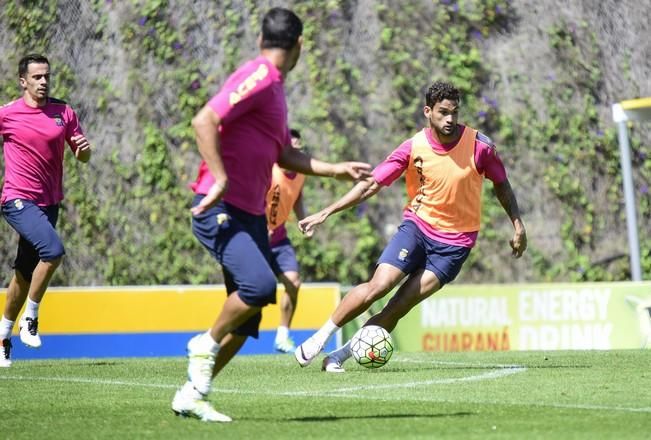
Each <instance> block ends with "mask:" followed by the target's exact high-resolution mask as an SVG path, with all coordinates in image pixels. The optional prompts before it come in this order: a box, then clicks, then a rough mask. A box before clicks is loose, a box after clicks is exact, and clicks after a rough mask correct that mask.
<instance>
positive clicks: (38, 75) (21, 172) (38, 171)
mask: <svg viewBox="0 0 651 440" xmlns="http://www.w3.org/2000/svg"><path fill="white" fill-rule="evenodd" d="M18 76H19V81H20V86H21V87H22V89H23V96H22V98H20V99H17V100H15V101H13V102H10V103H8V104H6V105H4V106H2V107H0V134H1V135H2V138H3V141H4V143H3V151H4V160H5V173H4V185H3V187H2V199H1V203H2V214H3V216H4V217H5V220H7V222H8V223H9V224H10V225H11V227H12V228H14V229H15V230H16V232H18V234H19V236H20V239H19V242H18V253H17V256H16V260H15V263H14V276H13V278H12V279H11V282H10V283H9V287H8V288H7V302H6V304H5V309H4V314H3V316H2V320H1V321H0V341H2V346H1V347H0V367H9V366H11V332H12V329H13V326H14V323H15V321H16V318H17V317H18V313H19V312H20V309H21V308H22V306H23V304H25V301H27V305H26V307H25V312H24V313H23V315H22V317H21V318H20V322H19V327H20V340H21V341H22V342H23V343H24V344H25V345H27V346H29V347H33V348H38V347H40V346H41V338H40V337H39V334H38V308H39V304H40V302H41V300H42V299H43V295H44V294H45V290H46V289H47V286H48V283H49V282H50V278H51V277H52V274H53V273H54V271H55V270H56V268H57V267H58V266H59V264H60V263H61V259H62V258H63V254H64V253H65V251H64V248H63V243H61V239H60V238H59V235H58V234H57V232H56V230H55V227H56V223H57V218H58V214H59V203H60V202H61V200H63V154H64V151H65V144H66V143H68V145H69V146H70V149H71V150H72V152H73V154H74V155H75V157H76V158H77V160H79V161H80V162H88V160H89V159H90V154H91V147H90V144H89V143H88V140H86V137H85V136H84V133H83V132H82V129H81V126H80V125H79V121H78V120H77V115H76V114H75V112H74V111H73V110H72V109H71V108H70V106H69V105H68V104H66V103H65V102H64V101H61V100H59V99H55V98H50V97H49V96H48V95H49V91H50V90H49V88H50V63H49V62H48V60H47V58H45V57H44V56H42V55H36V54H32V55H27V56H25V57H24V58H22V59H21V60H20V62H19V63H18Z"/></svg>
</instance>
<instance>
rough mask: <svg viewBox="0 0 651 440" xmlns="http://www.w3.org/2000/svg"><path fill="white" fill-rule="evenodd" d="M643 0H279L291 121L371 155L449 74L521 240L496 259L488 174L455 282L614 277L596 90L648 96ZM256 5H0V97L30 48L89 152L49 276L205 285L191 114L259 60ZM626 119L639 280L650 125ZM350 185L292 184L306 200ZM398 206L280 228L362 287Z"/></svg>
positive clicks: (347, 151) (164, 1) (9, 245)
mask: <svg viewBox="0 0 651 440" xmlns="http://www.w3.org/2000/svg"><path fill="white" fill-rule="evenodd" d="M649 3H650V2H649V1H644V2H629V1H623V2H615V1H614V0H607V1H603V2H599V6H598V7H594V5H592V2H574V3H572V4H571V5H566V4H565V2H561V1H559V0H545V1H542V2H534V1H526V0H516V1H508V0H484V1H480V0H462V1H453V0H439V1H425V0H403V1H401V2H376V1H372V0H358V1H335V0H329V1H295V2H286V4H285V5H286V6H288V7H291V8H293V9H294V10H295V11H296V12H297V13H298V15H299V16H300V17H302V18H303V20H304V23H305V32H304V38H305V45H304V50H303V55H302V57H301V60H300V61H299V64H298V66H297V67H296V69H295V70H294V71H293V72H292V73H291V74H290V75H289V77H288V78H287V81H286V83H285V84H286V88H287V92H288V100H289V107H290V121H291V125H292V126H294V127H296V128H299V129H300V130H301V131H302V133H303V136H304V140H305V144H307V147H308V150H309V151H310V152H311V153H313V154H314V155H315V156H317V157H320V158H324V159H328V160H333V161H335V160H365V161H369V162H371V163H373V164H377V163H378V162H379V161H381V160H382V159H383V158H384V157H386V155H387V154H388V153H389V152H390V151H391V150H392V149H393V148H395V147H396V146H398V145H399V144H400V142H402V141H403V140H404V139H406V138H408V137H410V136H411V135H412V134H413V133H414V132H415V131H416V130H417V129H419V128H420V127H421V126H422V124H423V117H422V106H423V95H424V92H425V90H426V89H427V86H428V85H429V84H430V83H431V82H433V81H434V80H435V79H438V78H444V79H447V80H450V81H452V82H453V83H455V84H456V85H457V86H458V87H459V88H460V89H461V91H462V92H463V94H464V98H463V103H462V112H461V120H462V122H466V123H468V124H469V125H471V126H474V127H476V128H478V129H480V130H482V131H484V132H485V133H486V134H487V135H489V136H490V137H491V138H492V139H493V140H494V141H495V142H496V144H497V148H498V152H499V154H500V156H501V157H502V159H503V160H504V162H505V164H506V165H507V170H508V172H509V178H510V180H511V183H512V186H513V187H514V190H515V191H516V194H517V196H518V199H519V201H520V204H521V208H522V211H523V214H524V219H525V222H526V224H527V226H528V231H529V239H530V248H529V251H528V253H527V255H526V256H525V257H524V258H523V259H522V260H520V261H517V262H516V261H514V260H512V259H511V258H510V249H509V247H508V240H509V238H510V237H511V231H512V229H511V226H510V223H509V221H508V219H507V218H506V216H505V214H504V212H503V211H502V209H501V207H499V205H498V203H497V202H496V200H495V198H494V196H493V195H492V191H491V185H490V183H488V184H487V185H486V191H485V196H484V201H485V202H484V213H483V229H482V232H481V234H480V240H479V244H478V246H477V248H476V249H475V250H474V251H473V253H472V254H471V258H470V260H469V261H468V263H467V264H466V267H465V268H464V270H463V271H462V274H461V276H460V277H459V282H510V281H560V280H564V281H565V280H623V279H627V278H628V277H629V273H628V255H627V253H628V245H627V242H626V229H625V219H624V217H623V215H624V210H623V197H622V190H621V186H622V185H621V177H620V175H619V156H618V150H617V142H616V132H615V129H614V125H613V123H612V122H611V119H610V114H609V111H610V104H611V103H613V102H616V101H619V100H622V99H629V98H634V97H638V96H649V95H651V85H650V80H649V78H651V72H650V70H651V61H649V60H650V59H651V57H649V54H650V53H651V49H650V47H651V43H649V41H646V40H644V39H642V40H643V41H642V40H641V39H639V38H635V35H640V34H643V33H644V30H645V29H646V30H647V31H648V26H649V25H648V23H647V20H645V19H644V16H645V15H644V13H645V11H647V10H648V8H649V6H650V4H649ZM273 5H276V3H275V2H274V3H273ZM398 5H399V6H398ZM270 6H272V2H269V1H251V0H223V1H209V0H200V1H187V0H185V1H181V0H125V1H110V0H93V1H80V0H70V1H62V0H60V1H57V0H32V1H28V2H7V3H6V5H5V6H4V7H3V8H2V11H0V50H1V51H2V54H3V57H2V58H0V102H3V103H4V102H8V101H10V100H13V99H15V98H16V97H18V96H19V93H20V91H19V89H18V86H17V78H16V76H17V73H16V70H17V62H18V60H19V59H20V57H21V56H22V55H24V54H25V53H27V52H43V53H44V54H46V55H47V56H48V57H49V58H50V61H51V63H52V70H53V76H54V90H53V92H52V95H53V96H56V97H59V98H62V99H65V100H67V101H68V102H69V103H70V104H71V105H72V106H73V108H74V109H75V110H76V111H77V112H78V114H79V116H80V118H81V121H82V124H83V126H84V128H85V131H86V133H87V135H88V137H89V139H90V140H91V141H92V143H93V145H94V147H95V152H94V157H93V159H92V162H91V163H90V164H89V165H88V166H84V165H82V164H77V163H76V162H75V161H74V159H72V156H71V155H68V156H67V158H66V175H65V188H66V199H65V201H64V204H63V210H62V212H61V215H60V224H59V229H60V231H61V234H62V236H63V239H64V243H65V245H66V249H67V257H66V258H65V260H64V264H63V266H62V268H61V269H60V270H59V271H58V272H57V274H56V275H55V279H54V281H53V284H58V285H126V284H184V283H214V282H220V281H221V274H220V271H219V270H218V268H217V266H216V264H215V263H214V262H213V261H212V260H211V259H210V258H209V256H208V254H207V252H205V250H203V249H202V248H201V247H200V246H199V245H198V243H197V241H196V240H195V239H194V237H193V236H192V234H191V231H190V214H189V205H190V201H191V198H192V194H191V192H190V191H189V189H188V188H187V185H188V183H189V182H191V181H192V180H193V179H194V177H195V173H196V169H197V166H198V163H199V160H200V159H199V155H198V153H197V151H196V144H195V142H194V139H193V133H192V129H191V126H190V120H191V118H192V116H193V115H194V114H195V112H196V111H197V110H198V109H199V108H200V107H201V106H202V105H203V104H204V103H205V102H206V101H207V100H208V98H209V97H210V96H211V95H212V94H214V93H215V92H216V91H217V89H218V88H219V86H220V85H221V84H222V82H223V81H224V80H225V79H226V77H227V76H228V74H229V73H230V72H231V71H232V70H233V69H235V68H236V67H237V66H238V65H239V64H240V63H241V62H243V61H244V60H246V59H247V58H249V57H251V56H254V55H255V54H256V53H257V48H256V43H255V39H256V36H257V33H258V30H259V27H260V19H261V17H262V15H263V14H264V12H265V11H266V10H267V9H268V8H269V7H270ZM609 6H610V7H612V8H611V9H608V8H609ZM602 8H603V9H602ZM606 11H610V12H609V13H608V14H606V13H605V12H606ZM613 11H614V12H613ZM647 40H648V39H647ZM631 130H632V147H633V157H634V168H635V186H636V189H637V197H638V207H639V217H640V218H639V224H640V229H641V233H640V237H641V240H642V242H641V250H642V256H643V273H645V274H647V276H646V278H649V275H648V274H650V273H651V255H650V252H649V251H650V249H651V242H650V241H649V239H648V238H647V237H648V236H649V234H648V232H649V221H648V220H649V216H650V213H651V207H650V206H649V198H648V185H649V181H650V180H651V157H649V150H650V148H651V145H650V142H649V133H650V131H649V127H645V126H633V127H631ZM349 188H350V184H348V183H345V182H340V181H333V180H328V179H319V178H308V180H307V184H306V189H305V200H306V203H307V208H308V211H310V212H311V211H315V210H317V209H319V208H321V207H323V206H324V205H325V204H326V203H329V202H330V201H332V200H334V199H335V198H336V197H339V196H341V195H342V194H343V193H345V192H346V191H347V190H348V189H349ZM403 205H404V188H403V186H402V183H400V184H396V185H394V187H392V188H388V189H385V190H383V192H381V193H380V194H379V195H378V196H376V197H375V198H373V199H371V200H369V201H368V202H367V203H365V204H363V205H361V206H360V207H358V209H352V210H349V211H347V212H345V213H341V214H340V215H337V216H335V217H332V218H331V219H330V220H329V223H328V224H326V225H324V227H322V228H321V229H320V230H319V232H318V233H317V235H316V236H315V237H313V238H312V239H311V240H307V239H304V238H303V237H301V236H300V234H298V232H297V231H296V228H294V227H292V226H290V228H289V230H290V236H291V238H292V240H293V241H294V243H295V244H296V246H297V250H298V255H299V259H300V262H301V265H302V267H303V272H304V273H303V275H304V278H305V279H306V280H308V281H325V280H336V281H340V282H342V283H355V282H359V281H360V280H363V279H365V278H366V277H367V275H368V273H369V270H371V268H372V267H373V265H374V263H375V260H376V259H377V257H378V256H379V253H380V251H381V249H382V247H383V246H384V244H385V243H386V240H387V239H388V238H389V237H390V235H391V234H392V233H393V231H394V230H395V227H396V226H397V224H399V222H400V217H401V209H402V206H403ZM0 234H1V236H2V242H1V243H0V246H1V247H2V252H1V253H0V264H1V266H2V267H4V268H5V269H4V270H3V273H4V275H2V276H3V277H4V278H3V280H4V283H7V282H8V281H9V276H10V265H11V262H12V261H13V258H14V253H15V246H16V238H15V234H13V231H12V230H11V229H10V228H9V227H8V226H7V225H6V223H5V222H2V223H1V224H0Z"/></svg>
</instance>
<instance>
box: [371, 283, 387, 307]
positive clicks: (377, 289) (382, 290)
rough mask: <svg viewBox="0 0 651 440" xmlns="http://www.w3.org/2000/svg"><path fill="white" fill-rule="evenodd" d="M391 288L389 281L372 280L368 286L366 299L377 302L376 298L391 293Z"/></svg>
mask: <svg viewBox="0 0 651 440" xmlns="http://www.w3.org/2000/svg"><path fill="white" fill-rule="evenodd" d="M390 290H391V286H390V285H388V284H387V283H384V282H382V281H379V282H378V281H373V280H371V281H370V282H369V283H368V285H367V288H366V301H367V302H371V303H372V302H375V301H376V300H378V299H380V298H382V297H383V296H384V295H386V294H387V293H389V291H390Z"/></svg>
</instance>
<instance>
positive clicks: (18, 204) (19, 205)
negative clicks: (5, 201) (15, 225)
mask: <svg viewBox="0 0 651 440" xmlns="http://www.w3.org/2000/svg"><path fill="white" fill-rule="evenodd" d="M14 206H15V207H16V209H17V210H19V211H20V210H21V209H23V208H24V207H25V205H23V201H22V200H20V199H16V200H14Z"/></svg>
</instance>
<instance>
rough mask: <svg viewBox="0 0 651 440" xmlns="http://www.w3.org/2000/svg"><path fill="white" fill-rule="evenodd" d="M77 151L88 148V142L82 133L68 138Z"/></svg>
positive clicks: (83, 150)
mask: <svg viewBox="0 0 651 440" xmlns="http://www.w3.org/2000/svg"><path fill="white" fill-rule="evenodd" d="M70 140H71V141H72V143H73V144H74V146H75V148H76V150H77V152H78V153H80V152H81V153H83V152H85V151H89V150H90V142H88V139H86V136H84V135H83V134H78V135H76V136H73V137H71V138H70Z"/></svg>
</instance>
